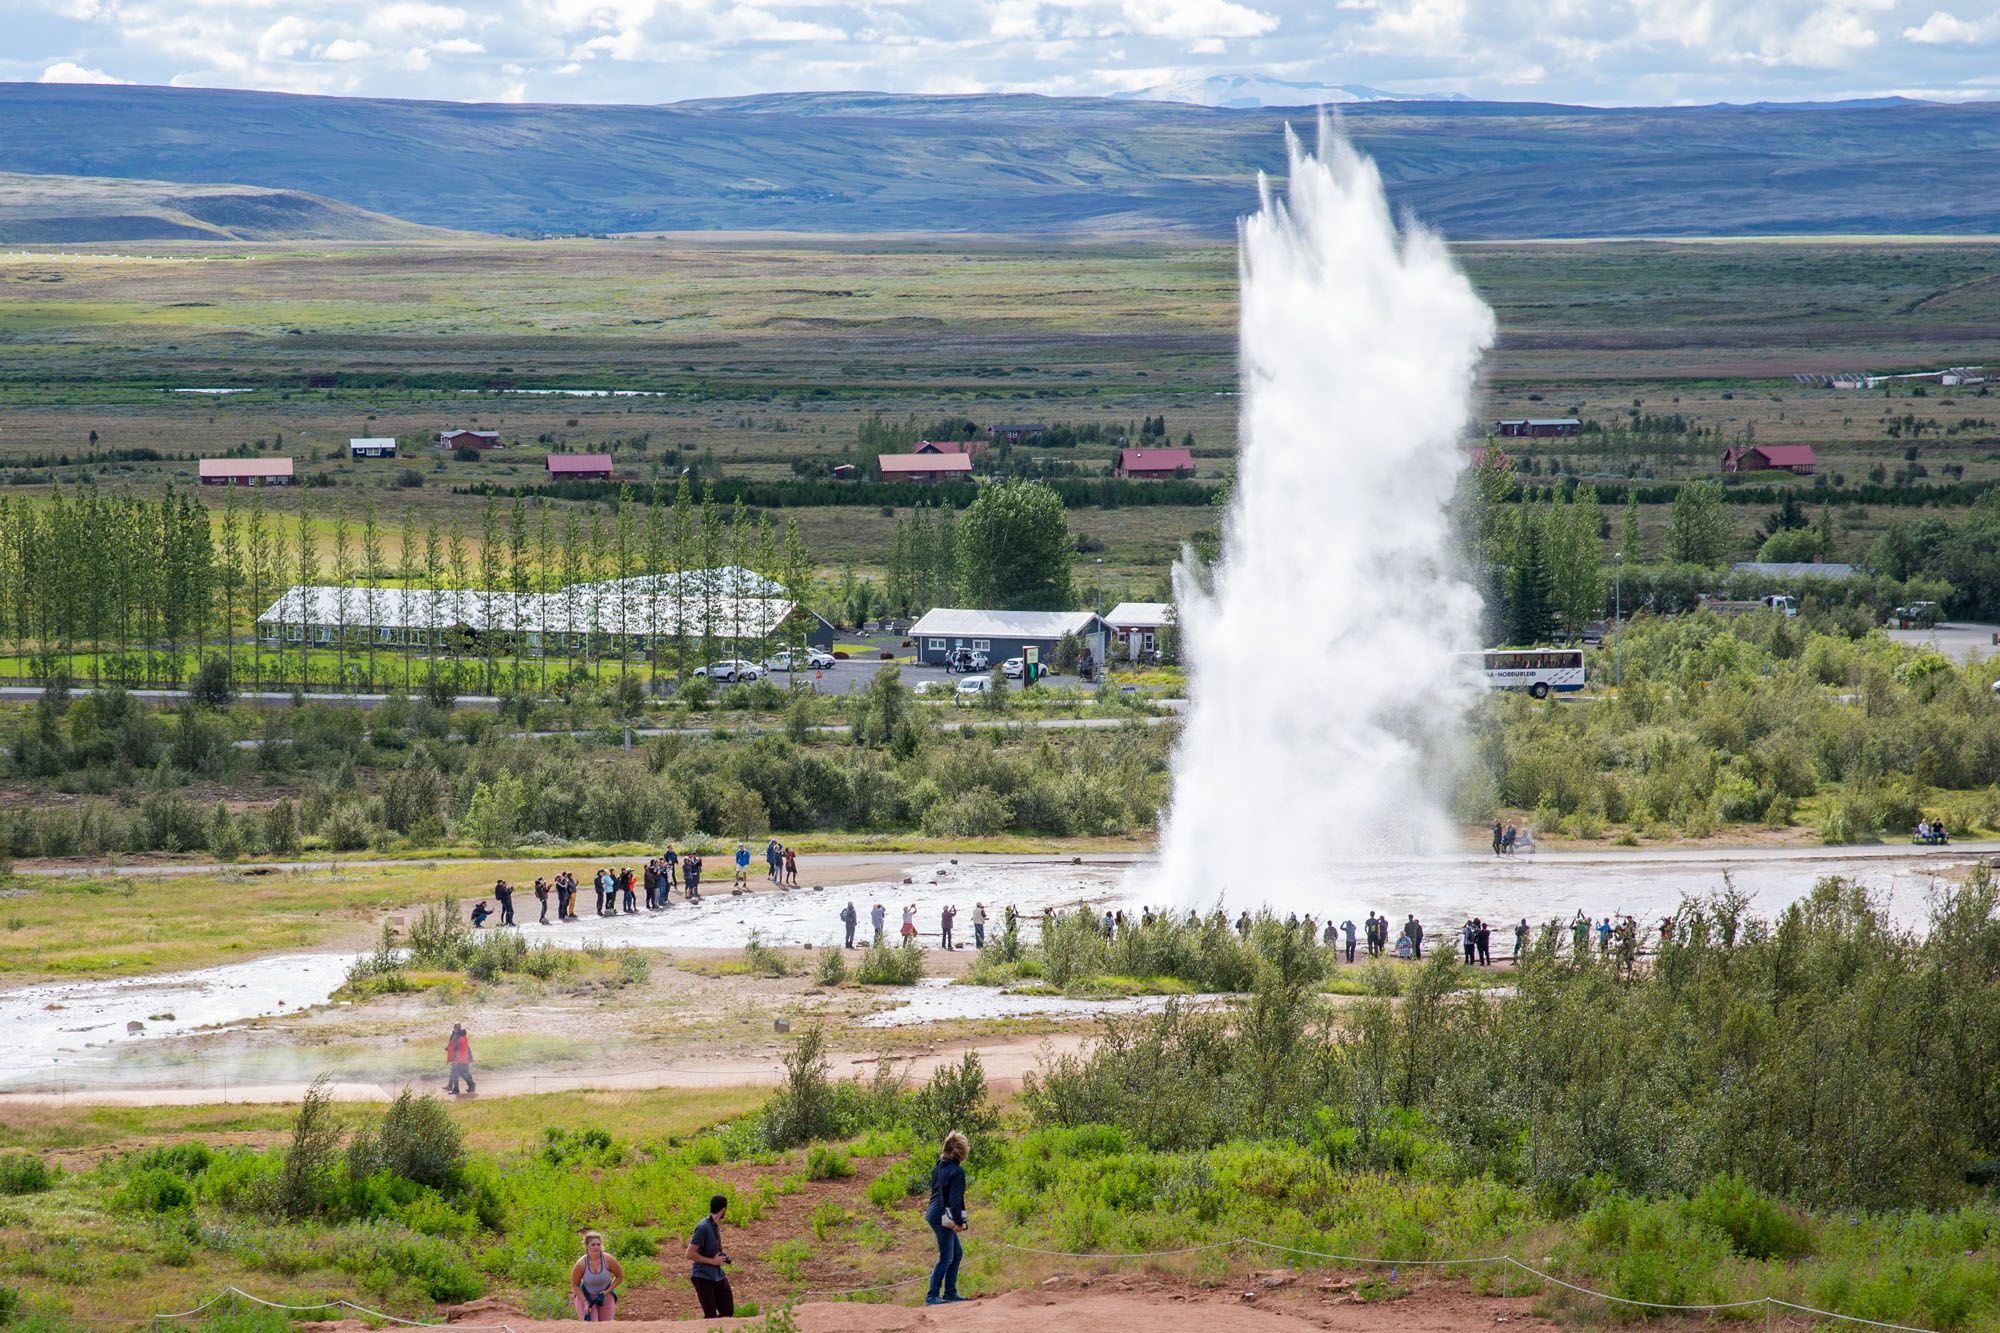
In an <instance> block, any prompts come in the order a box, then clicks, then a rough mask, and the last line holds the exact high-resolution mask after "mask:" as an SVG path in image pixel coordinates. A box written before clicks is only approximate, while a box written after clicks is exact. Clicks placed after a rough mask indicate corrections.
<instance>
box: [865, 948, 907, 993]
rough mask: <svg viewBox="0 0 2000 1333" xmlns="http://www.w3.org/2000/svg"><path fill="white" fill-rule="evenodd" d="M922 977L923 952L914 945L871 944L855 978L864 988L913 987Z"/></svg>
mask: <svg viewBox="0 0 2000 1333" xmlns="http://www.w3.org/2000/svg"><path fill="white" fill-rule="evenodd" d="M923 975H924V951H923V950H922V949H919V948H917V947H916V945H915V944H899V945H896V946H893V947H892V946H890V945H887V944H871V945H869V946H868V952H867V953H865V954H863V955H861V970H860V972H859V973H857V974H856V978H857V980H859V981H860V982H861V984H862V985H864V986H914V985H916V984H917V982H918V980H919V979H920V978H922V976H923Z"/></svg>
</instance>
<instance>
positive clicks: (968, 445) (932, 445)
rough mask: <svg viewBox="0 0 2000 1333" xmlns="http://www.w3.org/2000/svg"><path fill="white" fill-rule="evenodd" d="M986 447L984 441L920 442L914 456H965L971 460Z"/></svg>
mask: <svg viewBox="0 0 2000 1333" xmlns="http://www.w3.org/2000/svg"><path fill="white" fill-rule="evenodd" d="M985 447H986V441H984V440H918V441H917V447H916V448H914V449H912V450H911V451H910V452H911V453H913V454H964V455H965V456H966V457H968V458H970V457H972V456H973V455H974V454H976V453H978V452H979V451H980V450H981V449H984V448H985Z"/></svg>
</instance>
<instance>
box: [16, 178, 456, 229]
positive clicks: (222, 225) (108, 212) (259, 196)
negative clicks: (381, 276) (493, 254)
mask: <svg viewBox="0 0 2000 1333" xmlns="http://www.w3.org/2000/svg"><path fill="white" fill-rule="evenodd" d="M431 234H435V231H434V229H433V228H430V227H423V226H419V225H417V224H416V223H411V222H404V221H402V220H400V219H398V218H392V217H385V216H383V215H382V214H380V213H370V212H368V211H366V210H365V209H360V208H356V207H354V206H353V205H352V204H343V203H341V202H339V201H338V200H334V199H322V198H320V197H319V196H318V195H312V194H305V193H302V192H301V191H298V190H270V189H263V188H260V187H258V186H253V185H182V184H179V183H177V182H174V181H153V180H119V179H112V178H108V177H102V176H30V175H22V174H19V173H11V172H0V243H13V244H16V245H21V244H37V243H39V244H81V243H83V242H87V241H179V240H191V241H300V240H347V241H392V240H415V239H417V238H419V237H422V236H425V235H431Z"/></svg>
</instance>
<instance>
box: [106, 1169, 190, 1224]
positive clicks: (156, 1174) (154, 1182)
mask: <svg viewBox="0 0 2000 1333" xmlns="http://www.w3.org/2000/svg"><path fill="white" fill-rule="evenodd" d="M112 1206H113V1207H115V1208H118V1209H121V1210H123V1211H124V1212H128V1213H171V1212H175V1211H178V1210H179V1209H182V1208H192V1207H194V1187H193V1186H191V1185H189V1184H188V1183H187V1181H186V1180H184V1179H182V1178H181V1177H180V1176H177V1175H175V1174H174V1173H173V1172H171V1171H166V1170H162V1169H161V1168H159V1167H150V1168H148V1169H146V1170H144V1171H140V1172H137V1173H135V1174H134V1175H133V1176H132V1178H131V1179H130V1180H127V1181H126V1182H125V1184H124V1186H123V1187H122V1188H120V1189H119V1191H118V1193H117V1194H116V1195H114V1196H113V1197H112Z"/></svg>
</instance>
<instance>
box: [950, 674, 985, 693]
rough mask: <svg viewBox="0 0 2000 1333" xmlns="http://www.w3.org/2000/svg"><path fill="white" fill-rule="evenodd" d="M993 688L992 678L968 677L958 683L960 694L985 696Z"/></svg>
mask: <svg viewBox="0 0 2000 1333" xmlns="http://www.w3.org/2000/svg"><path fill="white" fill-rule="evenodd" d="M992 688H993V677H991V676H967V677H965V678H964V679H963V680H961V681H959V682H958V693H960V694H984V693H986V692H987V691H988V690H990V689H992Z"/></svg>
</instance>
